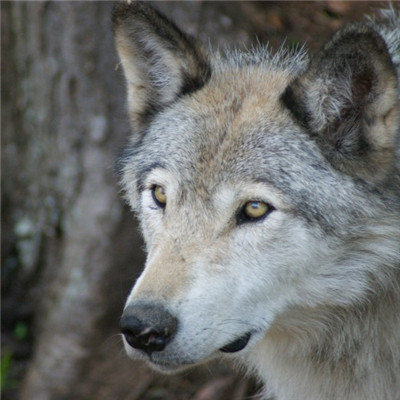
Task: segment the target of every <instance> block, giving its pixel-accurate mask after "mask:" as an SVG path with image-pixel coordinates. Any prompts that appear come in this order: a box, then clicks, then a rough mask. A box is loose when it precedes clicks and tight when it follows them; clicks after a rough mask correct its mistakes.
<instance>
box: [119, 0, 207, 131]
mask: <svg viewBox="0 0 400 400" xmlns="http://www.w3.org/2000/svg"><path fill="white" fill-rule="evenodd" d="M112 21H113V26H114V36H115V41H116V45H117V49H118V53H119V57H120V60H121V64H122V66H123V70H124V73H125V77H126V80H127V86H128V107H129V115H130V119H131V122H132V125H133V128H134V129H135V130H139V129H141V128H143V127H144V126H145V125H146V124H147V123H148V122H149V120H150V119H151V117H152V116H153V115H154V114H156V113H157V112H159V111H160V110H162V109H163V108H164V107H166V106H168V105H169V104H171V103H173V102H174V101H175V100H176V99H177V98H178V97H179V96H182V95H184V94H187V93H190V92H193V91H195V90H197V89H199V88H201V87H202V86H203V85H204V84H205V83H206V82H207V80H208V79H209V77H210V74H211V68H210V65H209V63H208V60H207V57H206V54H205V52H204V50H203V49H202V48H201V46H200V45H199V44H198V43H197V42H196V41H195V40H194V39H193V38H192V37H190V36H189V35H186V34H184V33H183V32H182V31H180V30H179V29H178V28H177V26H176V25H175V24H174V23H173V22H171V21H169V20H168V19H167V18H166V17H164V16H163V15H161V14H160V13H158V12H157V11H156V10H154V9H153V8H152V7H150V6H148V5H146V4H144V3H141V2H132V3H128V2H118V3H116V4H115V6H114V9H113V13H112Z"/></svg>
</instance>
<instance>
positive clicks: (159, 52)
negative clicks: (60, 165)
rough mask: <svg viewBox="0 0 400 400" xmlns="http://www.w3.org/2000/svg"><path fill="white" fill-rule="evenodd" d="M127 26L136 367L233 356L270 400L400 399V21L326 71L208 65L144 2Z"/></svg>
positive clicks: (285, 53)
mask: <svg viewBox="0 0 400 400" xmlns="http://www.w3.org/2000/svg"><path fill="white" fill-rule="evenodd" d="M112 20H113V27H114V35H115V41H116V47H117V50H118V53H119V57H120V62H121V64H122V67H123V71H124V75H125V78H126V84H127V98H128V113H129V118H130V121H131V125H132V129H133V133H132V136H131V139H130V141H129V144H128V145H127V147H126V149H125V151H124V153H123V155H122V157H121V159H120V160H119V169H120V171H121V176H122V178H121V181H122V186H123V190H124V193H125V197H126V199H127V200H128V202H129V204H130V205H131V207H132V208H133V210H134V211H135V212H136V214H137V216H138V219H139V221H140V225H141V229H142V231H143V236H144V240H145V243H146V251H147V261H146V265H145V268H144V271H143V273H142V274H141V276H140V277H139V279H138V280H137V282H136V284H135V285H134V288H133V289H132V292H131V293H130V295H129V297H128V299H127V302H126V306H125V308H124V311H123V314H122V317H121V320H120V328H121V332H122V334H123V341H124V347H125V349H126V352H127V354H128V355H129V356H130V357H132V358H135V359H142V360H145V361H147V363H148V364H149V365H150V366H151V367H153V368H154V369H155V370H158V371H160V372H163V373H174V372H178V371H181V370H184V369H186V368H189V367H192V366H195V365H198V364H201V363H205V362H207V361H208V360H211V359H214V358H217V357H225V358H230V359H233V360H235V361H236V362H237V363H238V364H239V365H240V366H244V367H245V368H246V370H248V371H249V372H250V373H253V374H255V376H256V377H258V378H259V379H260V380H261V381H262V382H263V383H264V387H265V388H264V391H263V396H264V397H265V398H268V399H270V398H273V399H277V400H302V399H303V400H322V399H324V400H328V399H340V400H350V399H351V400H355V399H363V400H368V399H369V400H378V399H379V400H384V399H387V400H389V399H390V400H398V399H400V174H399V170H400V152H399V147H400V146H399V140H400V139H399V137H400V110H399V101H400V100H399V99H400V96H399V74H400V25H399V21H400V13H399V10H396V9H395V8H394V7H391V8H390V9H388V10H385V11H383V12H382V16H381V17H378V18H375V19H374V18H370V19H368V20H365V22H359V23H352V24H349V25H345V26H344V27H342V28H341V29H339V30H338V32H336V33H335V34H334V35H333V36H332V38H331V39H330V40H329V41H328V42H327V43H325V44H323V46H322V47H321V49H320V50H319V51H318V52H316V53H315V54H313V55H310V54H309V53H308V52H307V51H306V50H305V49H300V50H298V51H289V50H285V49H284V48H282V49H281V50H280V51H278V52H277V53H275V54H271V53H270V52H269V51H268V49H266V48H261V47H260V48H257V49H253V50H249V51H247V52H240V51H237V50H226V51H218V52H212V50H209V49H208V50H205V49H204V48H203V47H202V46H201V45H200V44H199V43H198V42H197V41H196V39H195V38H193V37H191V36H189V35H187V34H185V33H184V32H182V31H181V30H180V29H179V28H178V27H177V26H176V25H175V24H174V23H173V22H171V21H170V20H169V19H167V18H166V17H165V16H163V15H162V14H160V13H159V12H158V11H156V10H154V9H153V8H151V7H150V6H148V5H146V4H143V3H138V2H133V3H131V4H128V3H117V4H116V5H115V7H114V9H113V14H112Z"/></svg>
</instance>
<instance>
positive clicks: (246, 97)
mask: <svg viewBox="0 0 400 400" xmlns="http://www.w3.org/2000/svg"><path fill="white" fill-rule="evenodd" d="M254 77H255V78H254ZM289 80H290V77H289V74H288V72H287V71H285V70H266V69H265V68H263V67H261V66H247V67H242V68H234V69H228V70H226V71H224V72H223V73H222V72H218V73H216V74H214V75H213V76H212V78H211V79H210V82H209V84H208V85H206V86H205V87H204V88H203V89H202V90H200V91H198V92H197V93H195V94H194V95H192V97H191V98H189V99H187V101H188V103H187V106H188V107H190V108H191V109H194V110H196V113H198V114H202V115H204V118H203V121H202V130H201V133H200V132H199V133H196V134H197V135H201V136H202V140H201V146H200V147H199V148H198V149H197V153H196V155H197V156H198V159H197V160H196V169H197V172H198V174H197V176H196V182H194V178H193V177H192V178H191V179H192V183H194V184H195V186H196V190H197V191H200V190H201V187H202V185H201V182H199V180H203V181H204V183H205V184H206V183H207V182H214V179H209V177H210V175H213V176H214V175H215V173H216V172H217V170H219V168H220V167H221V166H223V165H226V163H227V162H228V159H231V158H232V157H235V158H236V156H233V154H234V153H235V152H238V151H240V149H242V148H243V145H242V143H243V137H244V136H245V135H250V134H254V132H256V130H255V129H254V128H255V127H256V126H257V125H258V124H260V123H262V124H265V123H266V122H268V123H271V124H274V125H277V126H279V125H282V124H283V123H285V122H286V119H287V114H286V112H285V110H283V109H282V105H281V103H280V95H281V94H282V92H283V91H284V90H285V88H286V86H287V85H288V82H289Z"/></svg>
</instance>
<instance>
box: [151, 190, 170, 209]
mask: <svg viewBox="0 0 400 400" xmlns="http://www.w3.org/2000/svg"><path fill="white" fill-rule="evenodd" d="M152 195H153V200H154V202H155V203H156V204H157V205H158V206H159V207H162V208H164V207H165V205H166V204H167V195H166V193H165V189H164V188H163V187H162V186H160V185H155V186H154V187H153V189H152Z"/></svg>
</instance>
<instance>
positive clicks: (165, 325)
mask: <svg viewBox="0 0 400 400" xmlns="http://www.w3.org/2000/svg"><path fill="white" fill-rule="evenodd" d="M177 326H178V321H177V319H176V318H175V317H173V316H172V315H171V314H170V313H169V312H168V311H167V310H166V309H165V308H164V307H162V306H160V305H158V304H143V303H142V304H133V305H130V306H128V307H127V308H126V309H125V311H124V313H123V314H122V317H121V320H120V324H119V327H120V330H121V332H122V334H123V335H124V337H125V340H126V341H127V343H128V344H129V345H130V346H131V347H133V348H135V349H138V350H142V351H144V352H146V353H147V354H149V355H150V354H151V353H153V352H154V351H162V350H164V348H165V346H166V345H167V344H168V342H169V341H170V340H171V339H172V337H173V336H174V334H175V332H176V329H177Z"/></svg>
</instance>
